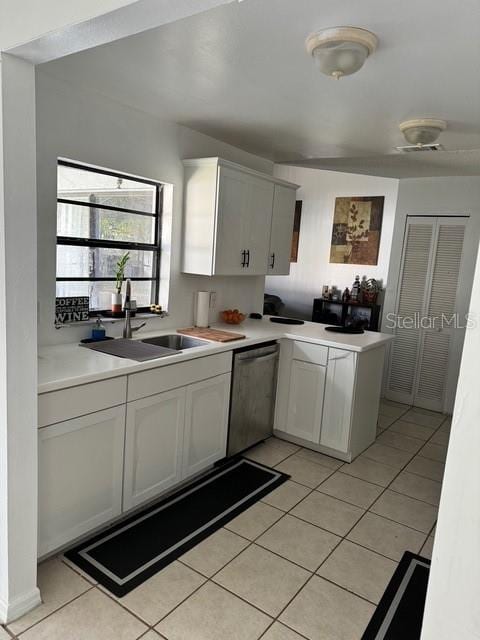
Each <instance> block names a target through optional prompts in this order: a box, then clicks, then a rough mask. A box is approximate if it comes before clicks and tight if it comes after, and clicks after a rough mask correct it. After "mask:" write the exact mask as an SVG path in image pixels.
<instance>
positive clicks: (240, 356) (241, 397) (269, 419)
mask: <svg viewBox="0 0 480 640" xmlns="http://www.w3.org/2000/svg"><path fill="white" fill-rule="evenodd" d="M278 352H279V346H278V344H277V343H276V342H268V343H265V344H261V345H255V346H253V347H246V348H245V349H238V350H236V351H234V353H233V380H232V396H231V402H230V423H229V429H228V445H227V455H228V456H233V455H235V454H237V453H240V452H241V451H244V450H245V449H248V448H249V447H251V446H252V445H254V444H256V443H257V442H260V441H261V440H265V438H268V437H269V436H271V435H272V430H273V417H274V411H275V392H276V387H277V369H278Z"/></svg>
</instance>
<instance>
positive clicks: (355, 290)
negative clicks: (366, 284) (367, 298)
mask: <svg viewBox="0 0 480 640" xmlns="http://www.w3.org/2000/svg"><path fill="white" fill-rule="evenodd" d="M360 287H361V285H360V276H355V282H354V283H353V285H352V296H351V299H352V302H358V301H359V300H360Z"/></svg>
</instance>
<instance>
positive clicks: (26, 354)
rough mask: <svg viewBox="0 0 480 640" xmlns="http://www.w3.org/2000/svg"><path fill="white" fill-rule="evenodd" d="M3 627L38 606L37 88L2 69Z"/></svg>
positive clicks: (27, 71) (8, 66)
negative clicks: (35, 307) (35, 305)
mask: <svg viewBox="0 0 480 640" xmlns="http://www.w3.org/2000/svg"><path fill="white" fill-rule="evenodd" d="M0 82H1V83H0V622H6V621H7V620H11V619H13V618H15V617H17V616H19V615H22V614H23V613H25V612H26V611H27V610H28V609H29V608H31V607H32V606H35V605H37V604H39V602H40V594H39V591H38V588H37V586H36V559H37V553H36V551H37V332H36V322H35V313H34V312H32V311H33V308H34V307H33V306H32V304H31V303H32V302H33V301H34V300H35V299H36V288H37V287H36V284H37V283H36V268H37V263H36V219H35V218H36V217H35V210H36V202H35V200H36V197H35V196H36V194H35V84H34V69H33V67H32V65H30V64H28V63H27V62H24V61H23V60H18V59H16V58H13V57H12V56H8V55H2V59H1V63H0Z"/></svg>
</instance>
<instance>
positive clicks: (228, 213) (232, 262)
mask: <svg viewBox="0 0 480 640" xmlns="http://www.w3.org/2000/svg"><path fill="white" fill-rule="evenodd" d="M272 202H273V183H271V182H268V181H266V180H263V179H262V178H257V177H256V176H252V175H250V174H248V173H243V172H242V171H237V170H236V169H230V168H229V167H222V166H221V167H220V169H219V179H218V214H217V215H218V219H217V237H216V243H215V256H214V273H216V274H222V275H231V276H241V275H251V276H256V275H262V274H265V273H266V272H267V254H268V247H269V242H270V224H271V220H272Z"/></svg>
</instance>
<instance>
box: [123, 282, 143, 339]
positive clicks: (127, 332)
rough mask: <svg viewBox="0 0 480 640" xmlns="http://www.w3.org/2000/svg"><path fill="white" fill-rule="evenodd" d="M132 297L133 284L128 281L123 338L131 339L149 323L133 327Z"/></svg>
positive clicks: (126, 285)
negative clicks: (133, 334)
mask: <svg viewBox="0 0 480 640" xmlns="http://www.w3.org/2000/svg"><path fill="white" fill-rule="evenodd" d="M130 296H131V282H130V280H127V281H126V283H125V304H124V306H123V308H124V310H125V324H124V325H123V337H124V338H131V337H132V333H134V332H135V331H138V330H139V329H141V328H142V327H144V326H145V325H146V324H147V323H146V322H142V323H141V324H139V325H137V326H136V327H132V307H131V304H130Z"/></svg>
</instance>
